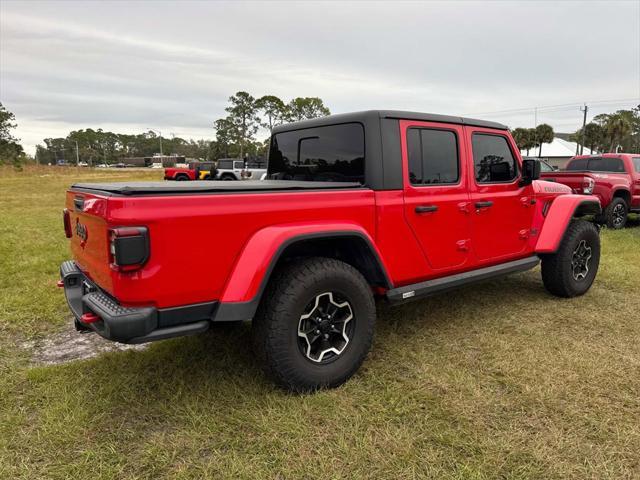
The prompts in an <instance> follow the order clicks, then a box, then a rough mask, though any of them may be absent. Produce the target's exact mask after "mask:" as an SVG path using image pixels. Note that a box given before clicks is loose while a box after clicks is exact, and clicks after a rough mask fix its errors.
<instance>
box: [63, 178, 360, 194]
mask: <svg viewBox="0 0 640 480" xmlns="http://www.w3.org/2000/svg"><path fill="white" fill-rule="evenodd" d="M345 188H348V189H353V188H365V187H363V186H362V185H361V184H359V183H357V182H306V181H305V182H301V181H294V180H246V181H242V182H240V181H235V182H229V181H211V180H205V181H193V182H110V183H75V184H73V185H72V186H71V189H72V190H74V191H81V192H87V193H96V194H100V195H107V196H111V195H130V196H138V195H180V194H201V193H242V192H276V191H291V190H326V189H345Z"/></svg>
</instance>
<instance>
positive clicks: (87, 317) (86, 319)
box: [80, 312, 100, 323]
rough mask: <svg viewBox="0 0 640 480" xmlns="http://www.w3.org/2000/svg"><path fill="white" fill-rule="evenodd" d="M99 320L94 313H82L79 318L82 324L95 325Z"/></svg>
mask: <svg viewBox="0 0 640 480" xmlns="http://www.w3.org/2000/svg"><path fill="white" fill-rule="evenodd" d="M99 320H100V317H99V316H97V315H96V314H95V313H91V312H90V313H84V314H83V315H82V317H80V321H81V322H82V323H96V322H98V321H99Z"/></svg>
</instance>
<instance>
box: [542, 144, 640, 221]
mask: <svg viewBox="0 0 640 480" xmlns="http://www.w3.org/2000/svg"><path fill="white" fill-rule="evenodd" d="M541 177H542V178H543V179H544V180H548V181H554V182H558V183H562V184H563V185H567V186H568V187H570V188H571V189H572V190H573V191H574V192H575V193H585V194H587V195H595V196H596V197H598V199H599V200H600V204H601V205H602V210H603V212H602V214H601V215H598V216H597V217H596V221H597V222H598V223H603V224H606V225H607V226H608V227H609V228H615V229H620V228H624V226H625V225H626V223H627V215H628V213H629V212H633V213H640V155H631V154H627V153H604V154H602V155H593V156H577V157H573V158H572V159H570V160H569V162H568V163H567V166H566V168H565V170H563V171H560V172H558V171H555V172H542V173H541Z"/></svg>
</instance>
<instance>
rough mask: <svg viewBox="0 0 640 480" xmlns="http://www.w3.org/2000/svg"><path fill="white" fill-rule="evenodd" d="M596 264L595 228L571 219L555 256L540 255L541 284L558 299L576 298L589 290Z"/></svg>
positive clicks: (596, 267)
mask: <svg viewBox="0 0 640 480" xmlns="http://www.w3.org/2000/svg"><path fill="white" fill-rule="evenodd" d="M599 264H600V235H599V234H598V228H597V227H596V226H595V225H594V224H593V223H591V222H587V221H585V220H573V221H572V222H571V223H570V224H569V227H568V228H567V231H566V232H565V234H564V237H563V238H562V241H561V242H560V247H559V248H558V251H557V252H556V253H552V254H549V255H544V256H542V281H543V283H544V286H545V288H546V289H547V290H548V291H549V292H550V293H552V294H553V295H556V296H559V297H576V296H578V295H583V294H584V293H586V292H587V290H589V288H591V285H592V284H593V280H594V279H595V278H596V274H597V273H598V266H599Z"/></svg>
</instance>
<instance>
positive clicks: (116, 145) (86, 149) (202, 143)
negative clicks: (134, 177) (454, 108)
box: [0, 91, 331, 165]
mask: <svg viewBox="0 0 640 480" xmlns="http://www.w3.org/2000/svg"><path fill="white" fill-rule="evenodd" d="M2 112H6V113H2V115H6V116H7V119H8V120H7V121H3V125H6V131H7V135H9V133H8V132H9V130H10V129H11V128H15V123H12V122H14V120H15V118H14V116H13V114H12V113H10V112H8V111H6V110H4V109H3V110H2ZM225 112H226V114H227V115H226V116H225V117H223V118H220V119H217V120H215V121H214V122H213V125H212V127H213V130H214V132H215V140H204V139H203V140H193V139H185V138H181V137H178V136H175V135H170V136H169V137H166V136H161V135H160V133H159V132H156V131H154V130H149V131H147V132H143V133H139V134H124V133H115V132H110V131H105V130H102V129H101V128H98V129H92V128H87V129H83V130H74V131H72V132H70V133H69V134H68V135H67V136H65V137H57V138H45V139H44V140H43V142H44V144H39V145H37V146H36V154H35V160H36V161H37V162H38V163H42V164H48V163H51V164H53V163H56V162H58V161H61V160H64V161H66V162H69V163H75V162H76V158H77V159H78V160H79V161H80V162H86V163H88V164H89V165H96V164H101V163H117V162H120V161H121V160H122V159H123V158H126V157H151V156H153V155H155V154H159V153H161V152H162V153H164V154H165V155H178V156H184V157H188V158H198V159H202V160H216V159H218V158H224V157H234V158H245V157H259V156H264V155H265V154H266V149H267V148H268V145H267V144H268V136H269V134H270V131H271V130H272V129H273V127H275V126H277V125H280V124H282V123H286V122H293V121H298V120H305V119H310V118H316V117H320V116H324V115H329V114H330V113H331V112H330V110H329V108H327V107H326V106H325V105H324V102H323V101H322V99H320V98H318V97H297V98H293V99H292V100H290V101H289V102H285V101H283V100H281V99H280V98H278V97H276V96H275V95H265V96H263V97H259V98H255V97H253V96H252V95H251V94H249V93H247V92H243V91H240V92H237V93H236V94H235V95H232V96H231V97H229V104H228V106H227V107H226V108H225ZM3 118H4V117H3ZM3 128H5V127H3ZM261 128H262V129H264V130H266V131H267V133H266V134H265V136H266V137H267V139H266V140H264V141H259V140H257V138H256V135H257V133H258V131H259V130H260V129H261ZM2 132H3V133H2V139H3V140H2V141H1V142H2V143H0V159H1V158H9V156H8V155H5V154H3V153H2V152H3V150H1V149H2V148H4V147H3V145H4V143H3V142H4V138H5V133H4V130H2ZM10 138H13V137H10V135H9V136H8V137H7V139H10ZM12 141H13V142H14V143H13V144H12V145H13V146H12V147H11V148H14V149H17V148H19V150H20V152H22V147H21V146H20V145H19V144H18V143H17V141H16V139H13V140H12ZM7 148H8V147H7ZM22 155H23V157H24V154H23V153H22Z"/></svg>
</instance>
